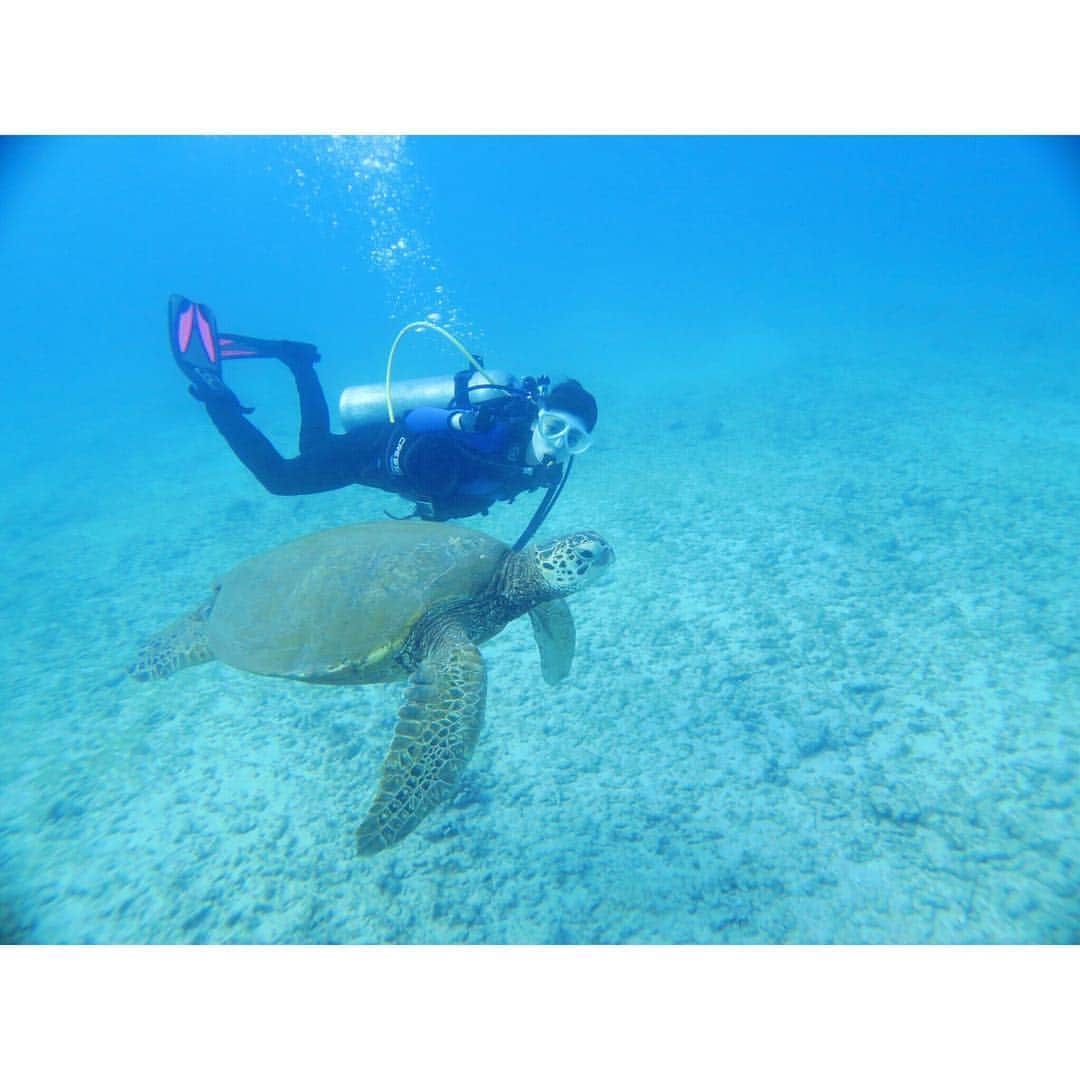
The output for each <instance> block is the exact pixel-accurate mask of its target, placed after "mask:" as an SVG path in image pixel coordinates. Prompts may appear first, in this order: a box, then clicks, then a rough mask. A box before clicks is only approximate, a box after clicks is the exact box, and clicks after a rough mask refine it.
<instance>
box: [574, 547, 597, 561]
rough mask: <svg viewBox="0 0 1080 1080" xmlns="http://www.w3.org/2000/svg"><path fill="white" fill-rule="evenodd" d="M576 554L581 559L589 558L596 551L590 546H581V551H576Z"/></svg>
mask: <svg viewBox="0 0 1080 1080" xmlns="http://www.w3.org/2000/svg"><path fill="white" fill-rule="evenodd" d="M578 554H579V555H580V556H581V557H582V558H583V559H591V558H593V556H594V555H595V554H596V552H594V551H593V550H592V548H582V549H581V551H579V552H578Z"/></svg>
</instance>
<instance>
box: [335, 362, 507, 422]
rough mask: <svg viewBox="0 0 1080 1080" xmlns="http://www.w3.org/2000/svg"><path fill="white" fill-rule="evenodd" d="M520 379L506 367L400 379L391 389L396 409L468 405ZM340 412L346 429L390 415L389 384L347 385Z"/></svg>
mask: <svg viewBox="0 0 1080 1080" xmlns="http://www.w3.org/2000/svg"><path fill="white" fill-rule="evenodd" d="M520 385H521V380H520V379H518V377H517V376H516V375H512V374H510V373H509V372H507V371H487V370H485V369H480V368H478V369H476V370H467V371H463V372H460V373H458V374H457V375H433V376H430V377H428V378H425V379H401V380H398V381H395V382H394V384H393V386H392V387H391V390H390V399H391V401H392V402H393V408H394V411H395V412H396V413H405V412H408V411H409V409H418V408H420V406H422V405H429V406H432V407H434V408H436V409H452V408H457V409H467V408H469V406H470V405H479V404H480V403H481V402H484V401H491V400H493V399H495V398H498V397H503V396H505V394H506V390H505V389H503V388H504V387H506V388H508V389H511V390H513V389H517V388H518V387H519V386H520ZM338 414H339V415H340V417H341V423H342V426H343V427H344V428H345V430H346V431H353V430H354V429H356V428H358V427H363V426H364V425H365V424H378V423H382V422H384V421H385V420H386V419H387V408H386V387H385V385H384V384H383V383H364V384H362V385H360V386H346V387H345V389H344V390H342V391H341V397H340V398H339V399H338Z"/></svg>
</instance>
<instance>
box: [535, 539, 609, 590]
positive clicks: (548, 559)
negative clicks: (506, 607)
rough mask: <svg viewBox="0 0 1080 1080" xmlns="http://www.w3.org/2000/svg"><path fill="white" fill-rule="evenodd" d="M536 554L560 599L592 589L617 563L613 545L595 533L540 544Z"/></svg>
mask: <svg viewBox="0 0 1080 1080" xmlns="http://www.w3.org/2000/svg"><path fill="white" fill-rule="evenodd" d="M533 551H534V553H535V559H536V567H537V569H538V570H539V571H540V576H541V577H542V578H543V579H544V581H545V582H547V584H548V586H549V587H550V588H551V589H552V590H553V591H554V592H555V593H556V594H558V595H559V596H568V595H569V594H570V593H572V592H577V591H578V589H583V588H585V586H586V585H592V584H593V583H594V582H596V581H597V580H598V579H599V578H600V577H602V576H603V575H604V573H605V572H606V571H607V568H608V567H609V566H611V564H612V563H613V562H614V561H615V552H614V551H613V550H612V548H611V545H610V544H609V543H608V542H607V541H606V540H605V539H604V538H603V537H602V536H601V535H600V534H599V533H594V532H593V531H592V530H591V529H582V530H581V531H580V532H575V533H570V534H569V535H568V536H560V537H559V538H558V539H557V540H552V541H550V542H549V543H547V544H538V545H537V546H536V547H535V548H534V549H533Z"/></svg>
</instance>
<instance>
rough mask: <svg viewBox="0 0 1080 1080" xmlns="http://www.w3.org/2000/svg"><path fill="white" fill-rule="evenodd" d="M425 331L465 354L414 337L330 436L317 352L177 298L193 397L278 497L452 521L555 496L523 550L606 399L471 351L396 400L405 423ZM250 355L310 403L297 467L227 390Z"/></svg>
mask: <svg viewBox="0 0 1080 1080" xmlns="http://www.w3.org/2000/svg"><path fill="white" fill-rule="evenodd" d="M414 326H423V327H425V328H427V329H430V330H435V331H438V332H439V333H441V334H443V336H445V337H447V338H448V339H449V340H451V341H452V342H453V343H454V344H455V345H457V347H458V348H459V349H461V350H462V351H463V352H465V350H464V346H462V345H461V344H460V343H459V342H458V341H457V339H456V338H453V337H452V335H450V334H448V333H447V332H446V331H445V330H443V329H442V328H441V327H439V326H435V325H433V324H430V323H412V324H410V325H409V326H407V327H405V329H404V330H402V331H401V333H400V334H399V335H398V338H397V341H395V342H394V347H393V348H392V349H391V351H390V360H389V362H388V365H387V381H386V388H385V397H384V396H383V395H382V394H381V393H378V392H376V391H377V390H378V391H381V390H382V388H381V387H379V388H376V387H349V388H347V389H346V390H345V391H344V392H343V393H342V395H341V403H340V413H341V418H342V423H343V425H344V426H345V427H346V431H345V433H344V434H342V435H338V434H334V433H333V432H331V430H330V414H329V410H328V409H327V404H326V398H325V396H324V394H323V390H322V386H321V385H320V383H319V377H318V375H317V374H316V373H315V364H316V363H317V362H318V360H319V351H318V349H317V348H316V347H315V346H314V345H310V344H307V343H305V342H298V341H269V340H264V339H261V338H253V337H248V336H246V335H243V334H232V333H219V332H218V329H217V324H216V321H215V319H214V314H213V312H212V311H211V310H210V308H209V307H207V305H206V304H199V303H195V302H194V301H191V300H188V299H187V298H186V297H183V296H173V297H171V298H170V300H169V343H170V345H171V346H172V352H173V357H174V359H175V360H176V363H177V365H178V366H179V368H180V370H181V372H183V374H184V375H185V376H186V377H187V379H188V380H189V381H190V386H189V387H188V390H189V391H190V393H191V395H192V396H193V397H194V398H196V399H197V400H198V401H201V402H202V403H203V404H204V405H205V406H206V411H207V414H208V415H209V417H210V419H211V420H212V421H213V423H214V426H215V427H216V428H217V429H218V431H220V432H221V434H222V436H223V437H224V439H225V441H226V442H227V443H228V444H229V446H230V447H232V450H233V452H234V453H235V454H236V456H237V457H238V458H239V459H240V461H241V462H243V464H244V465H245V466H247V468H248V469H249V470H250V471H251V473H252V474H253V475H254V476H255V479H256V480H258V481H259V483H261V484H262V485H263V487H264V488H266V490H267V491H269V492H271V493H272V494H275V495H306V494H311V493H314V492H319V491H332V490H334V489H336V488H342V487H345V486H347V485H349V484H362V485H364V486H366V487H374V488H381V489H382V490H384V491H390V492H393V493H395V494H397V495H400V496H402V497H404V498H406V499H409V500H411V501H412V502H413V503H414V504H415V507H414V509H413V512H412V513H411V514H409V515H407V516H408V517H420V518H425V519H428V520H431V521H445V520H447V519H449V518H462V517H469V516H471V515H473V514H486V513H487V512H488V510H489V508H490V507H491V506H492V505H493V504H494V503H495V502H497V501H506V502H511V501H513V499H514V498H515V497H516V496H517V495H519V494H521V493H522V492H526V491H535V490H537V489H539V488H545V489H546V491H545V494H544V496H543V498H542V500H541V502H540V505H539V506H538V507H537V510H536V512H535V513H534V515H533V519H532V521H530V523H529V525H528V527H527V528H526V530H525V532H524V533H523V534H522V536H521V537H520V538H519V539H518V541H517V543H516V544H515V548H516V549H518V550H520V548H521V547H523V546H524V545H525V544H526V543H527V542H528V541H529V539H530V538H531V537H532V535H533V533H534V532H535V531H536V529H537V528H539V526H540V524H541V523H542V521H543V520H544V518H545V517H546V516H547V513H548V512H549V511H550V509H551V507H552V505H553V504H554V502H555V500H556V499H557V498H558V496H559V493H560V492H561V491H562V487H563V485H564V484H565V483H566V480H567V477H568V476H569V473H570V467H571V465H572V463H573V459H574V458H575V457H576V456H577V455H578V454H581V453H583V452H584V451H585V450H587V449H588V448H589V445H590V443H591V437H590V433H591V432H592V430H593V428H594V427H595V425H596V418H597V408H596V399H595V398H594V397H593V396H592V394H590V393H589V392H588V391H587V390H586V389H585V388H584V387H583V386H582V385H581V384H580V383H579V382H578V381H577V380H576V379H567V380H565V381H563V382H559V383H556V384H555V385H554V386H552V385H551V384H550V381H549V380H548V379H547V377H546V376H542V377H540V378H532V377H526V378H523V379H518V378H517V377H516V376H512V375H507V374H505V373H499V372H489V371H487V370H486V369H485V368H483V366H482V364H481V362H480V360H479V358H478V357H474V356H471V355H470V354H468V353H467V352H466V353H465V355H466V356H467V357H468V359H469V361H470V365H471V367H470V368H468V369H466V370H464V371H461V372H459V373H457V374H456V375H454V376H453V378H452V379H451V378H449V377H447V378H444V379H414V380H409V381H408V382H406V383H402V384H399V386H398V387H395V389H394V397H397V398H398V401H399V403H400V404H401V405H402V406H403V407H404V411H403V412H402V415H400V416H397V415H395V412H394V407H393V402H392V398H391V392H390V366H391V364H392V362H393V356H394V351H395V349H396V348H397V345H398V342H400V340H401V338H402V337H403V335H404V334H405V332H406V331H407V330H409V329H411V328H413V327H414ZM241 357H253V358H254V357H272V358H275V359H277V360H280V361H281V362H282V363H283V364H284V365H285V366H286V367H287V368H288V369H289V371H290V372H292V375H293V378H294V380H295V381H296V390H297V394H298V395H299V399H300V440H299V441H300V453H299V454H298V455H297V456H296V457H293V458H285V457H282V455H281V454H279V453H278V451H277V450H276V449H275V448H274V446H273V444H272V443H271V442H270V440H269V439H267V437H266V436H265V435H263V433H262V432H261V431H259V430H258V428H256V427H255V426H254V424H252V423H251V421H250V420H248V419H247V415H246V414H249V413H251V412H252V411H253V410H252V409H249V408H245V407H244V406H243V405H241V404H240V401H239V400H238V398H237V397H236V395H235V394H234V393H233V391H232V390H230V389H229V387H228V386H226V384H225V382H224V380H223V377H222V362H223V361H224V360H229V359H236V358H241ZM399 390H401V391H403V392H402V393H401V394H400V395H399ZM391 516H392V515H391Z"/></svg>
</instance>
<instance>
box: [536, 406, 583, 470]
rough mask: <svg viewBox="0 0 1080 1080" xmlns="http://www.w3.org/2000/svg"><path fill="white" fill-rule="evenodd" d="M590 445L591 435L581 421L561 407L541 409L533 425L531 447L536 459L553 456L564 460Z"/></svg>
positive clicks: (541, 459)
mask: <svg viewBox="0 0 1080 1080" xmlns="http://www.w3.org/2000/svg"><path fill="white" fill-rule="evenodd" d="M590 446H592V436H591V435H590V434H589V433H588V431H586V430H585V427H584V425H583V424H582V423H581V421H580V420H579V419H578V418H577V417H576V416H574V415H572V414H571V413H567V412H563V411H562V410H561V409H541V410H540V411H539V412H538V413H537V414H536V424H535V425H534V427H533V437H532V448H533V453H534V454H535V455H536V458H537V460H538V461H543V459H544V458H545V457H553V458H555V460H556V461H565V460H566V459H567V458H569V457H573V456H574V455H576V454H583V453H584V452H585V451H586V450H588V449H589V447H590Z"/></svg>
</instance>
